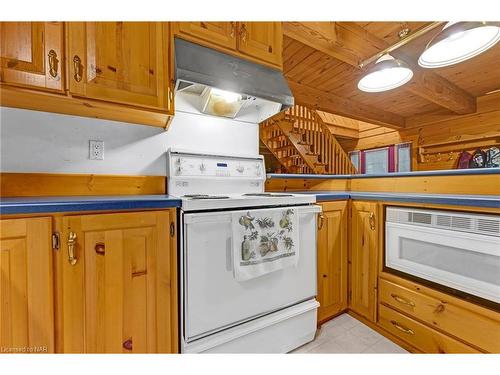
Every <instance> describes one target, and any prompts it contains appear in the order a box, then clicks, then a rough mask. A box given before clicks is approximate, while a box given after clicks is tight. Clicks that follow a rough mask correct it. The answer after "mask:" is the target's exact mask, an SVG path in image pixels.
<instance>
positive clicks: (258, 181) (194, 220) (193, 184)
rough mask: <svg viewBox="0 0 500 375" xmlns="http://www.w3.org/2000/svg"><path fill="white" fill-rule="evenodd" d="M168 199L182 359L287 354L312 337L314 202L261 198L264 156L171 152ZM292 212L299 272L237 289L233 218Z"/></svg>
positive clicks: (273, 196) (242, 284)
mask: <svg viewBox="0 0 500 375" xmlns="http://www.w3.org/2000/svg"><path fill="white" fill-rule="evenodd" d="M167 176H168V193H169V194H170V195H173V196H177V197H180V198H181V200H182V207H181V211H180V212H181V214H180V223H181V225H180V228H181V235H180V239H181V246H180V249H181V250H180V257H179V258H180V290H181V301H180V312H181V314H180V315H181V332H180V333H181V334H180V336H181V352H183V353H200V352H219V353H284V352H288V351H290V350H292V349H294V348H297V347H299V346H301V345H303V344H305V343H307V342H309V341H311V340H313V338H314V335H315V332H316V323H317V322H316V310H317V308H318V306H319V303H318V302H317V301H316V299H315V296H316V222H317V220H316V217H317V214H318V213H319V212H320V207H319V206H316V205H314V203H315V200H316V199H315V196H314V195H305V194H287V193H264V183H265V178H266V176H265V168H264V160H263V158H262V156H258V157H242V156H230V155H208V154H202V153H194V152H188V151H182V150H173V149H170V150H169V151H168V171H167ZM284 207H286V208H291V209H295V210H296V211H297V212H298V218H299V219H298V221H299V228H300V232H299V248H300V257H299V261H298V264H297V266H293V267H287V268H283V269H280V270H278V271H274V272H271V273H268V274H266V275H263V276H260V277H257V278H253V279H250V280H247V281H243V282H239V281H237V280H236V279H235V277H234V274H233V272H234V270H233V261H232V256H233V252H232V250H233V249H232V217H233V213H235V212H238V213H239V212H241V213H242V214H246V213H247V212H248V210H251V209H259V210H261V209H266V210H271V211H272V210H283V208H284Z"/></svg>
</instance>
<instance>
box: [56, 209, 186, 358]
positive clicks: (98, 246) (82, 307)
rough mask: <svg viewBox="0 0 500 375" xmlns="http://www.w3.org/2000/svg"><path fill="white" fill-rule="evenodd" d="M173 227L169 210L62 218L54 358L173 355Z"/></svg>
mask: <svg viewBox="0 0 500 375" xmlns="http://www.w3.org/2000/svg"><path fill="white" fill-rule="evenodd" d="M175 221H176V215H175V210H174V209H172V210H165V211H149V212H135V213H113V214H96V215H81V216H65V217H62V218H61V219H60V222H59V223H58V225H60V226H61V241H62V245H63V246H62V247H61V250H60V251H59V253H58V259H57V262H58V267H57V271H56V273H57V276H58V277H57V285H58V293H57V299H56V301H57V305H56V306H57V309H56V313H57V320H58V328H59V332H58V343H59V344H58V351H62V352H65V353H175V352H177V350H178V349H177V345H178V344H177V326H178V324H177V287H176V285H177V284H176V279H177V276H176V239H175V235H174V234H173V233H175V230H172V229H171V226H175V225H176V224H175ZM73 255H74V257H73Z"/></svg>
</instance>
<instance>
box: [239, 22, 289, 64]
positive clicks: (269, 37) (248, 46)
mask: <svg viewBox="0 0 500 375" xmlns="http://www.w3.org/2000/svg"><path fill="white" fill-rule="evenodd" d="M282 49H283V32H282V28H281V22H239V25H238V51H240V52H241V53H243V54H245V55H248V56H251V57H254V58H256V59H259V60H262V61H267V62H268V63H271V64H273V65H278V66H281V64H282Z"/></svg>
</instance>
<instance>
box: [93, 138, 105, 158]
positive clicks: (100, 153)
mask: <svg viewBox="0 0 500 375" xmlns="http://www.w3.org/2000/svg"><path fill="white" fill-rule="evenodd" d="M89 159H90V160H104V141H92V140H90V141H89Z"/></svg>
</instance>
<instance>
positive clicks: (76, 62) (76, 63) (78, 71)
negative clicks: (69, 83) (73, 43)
mask: <svg viewBox="0 0 500 375" xmlns="http://www.w3.org/2000/svg"><path fill="white" fill-rule="evenodd" d="M73 70H74V73H75V74H73V78H74V79H75V81H76V82H80V81H81V80H82V76H83V72H82V70H83V69H82V59H80V56H78V55H75V56H74V57H73Z"/></svg>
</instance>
